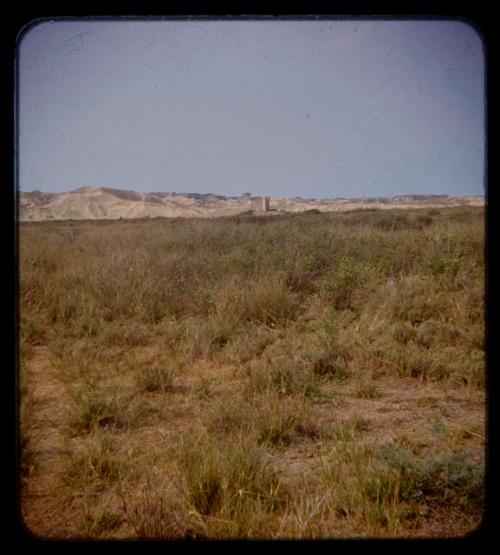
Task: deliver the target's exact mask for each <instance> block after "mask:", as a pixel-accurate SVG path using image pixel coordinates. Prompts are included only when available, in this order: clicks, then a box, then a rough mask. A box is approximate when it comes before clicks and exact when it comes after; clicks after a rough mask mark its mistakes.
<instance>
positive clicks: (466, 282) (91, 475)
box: [18, 207, 485, 539]
mask: <svg viewBox="0 0 500 555" xmlns="http://www.w3.org/2000/svg"><path fill="white" fill-rule="evenodd" d="M19 243H20V247H19V258H20V278H19V285H20V289H19V315H20V324H19V371H18V375H19V415H20V418H19V450H20V486H21V514H22V518H23V521H24V523H25V525H26V527H27V528H28V530H29V531H30V532H31V533H33V534H34V535H36V536H40V537H43V538H115V539H118V538H154V539H182V538H217V539H229V538H245V539H253V538H267V539H274V538H352V537H456V536H463V535H465V534H468V533H470V532H473V531H474V529H476V528H477V527H478V526H479V525H480V522H481V518H482V515H483V505H484V457H485V354H484V350H485V330H484V294H485V280H484V272H485V268H484V266H485V264H484V259H485V257H484V209H483V208H479V207H464V208H442V209H440V210H439V211H436V210H426V209H420V210H373V209H370V210H356V211H352V212H345V213H319V212H312V211H311V212H307V213H299V214H284V215H272V213H271V214H266V215H261V216H256V215H253V214H252V213H247V214H241V215H238V216H231V217H225V218H217V219H180V218H179V219H162V218H158V219H143V220H120V221H102V222H99V221H81V222H75V221H66V222H39V223H22V224H20V227H19Z"/></svg>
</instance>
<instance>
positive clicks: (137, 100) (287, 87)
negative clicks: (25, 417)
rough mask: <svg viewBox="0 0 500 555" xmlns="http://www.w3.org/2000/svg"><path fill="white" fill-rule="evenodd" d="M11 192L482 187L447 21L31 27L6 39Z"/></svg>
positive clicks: (476, 39) (460, 45) (470, 94)
mask: <svg viewBox="0 0 500 555" xmlns="http://www.w3.org/2000/svg"><path fill="white" fill-rule="evenodd" d="M17 56H18V58H17V59H18V67H19V73H18V75H19V79H18V82H17V83H18V104H17V107H18V120H17V133H18V170H19V171H18V188H19V189H20V190H21V191H32V190H42V191H46V192H62V191H70V190H73V189H76V188H78V187H83V186H93V187H100V186H103V187H113V188H119V189H132V190H135V191H143V192H159V191H164V192H174V191H175V192H177V193H182V192H198V193H208V192H212V193H216V194H222V195H228V196H236V195H241V194H243V193H247V192H249V193H252V194H254V195H270V196H276V197H295V196H301V197H304V198H331V197H348V198H355V197H363V196H395V195H404V194H448V195H453V196H463V195H483V194H485V189H484V187H485V186H484V172H485V167H484V165H485V164H484V151H485V131H484V129H485V127H484V126H485V96H484V72H485V62H484V52H483V44H482V41H481V38H480V36H479V35H478V33H477V32H476V30H475V29H474V28H473V27H472V26H470V25H468V24H467V23H464V22H462V21H454V20H449V21H438V20H434V21H433V20H429V21H422V20H399V21H394V20H393V21H389V20H387V21H380V20H378V21H375V20H320V21H318V20H309V21H307V20H300V21H283V20H281V21H258V20H250V21H249V20H247V21H242V20H238V21H221V20H216V21H213V20H212V21H203V20H195V21H188V20H184V21H179V20H148V21H140V20H132V21H124V20H107V21H102V20H101V21H98V20H90V19H77V20H72V21H68V20H54V21H49V20H45V21H41V22H39V23H37V24H35V25H33V26H31V27H30V28H29V29H28V30H27V31H25V32H24V33H23V34H22V36H21V37H20V38H19V40H18V53H17Z"/></svg>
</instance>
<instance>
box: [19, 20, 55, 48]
mask: <svg viewBox="0 0 500 555" xmlns="http://www.w3.org/2000/svg"><path fill="white" fill-rule="evenodd" d="M54 21H55V19H54V18H53V17H38V18H36V19H32V20H31V21H28V23H25V24H24V25H23V26H22V27H21V29H20V30H19V32H18V33H17V36H16V54H17V55H19V49H20V47H21V44H22V42H23V40H24V38H25V37H26V35H27V34H28V33H29V32H30V31H32V30H33V29H34V28H35V27H39V26H40V25H43V24H44V23H45V24H46V23H50V22H54Z"/></svg>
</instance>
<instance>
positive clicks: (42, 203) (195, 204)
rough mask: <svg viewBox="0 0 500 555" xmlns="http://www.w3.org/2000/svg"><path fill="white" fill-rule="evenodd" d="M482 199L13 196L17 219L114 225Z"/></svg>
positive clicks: (479, 201)
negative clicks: (128, 221)
mask: <svg viewBox="0 0 500 555" xmlns="http://www.w3.org/2000/svg"><path fill="white" fill-rule="evenodd" d="M484 204H485V199H484V197H449V196H446V195H408V196H404V197H393V198H366V199H322V200H316V199H301V198H298V197H296V198H293V199H287V198H275V197H272V198H271V197H252V196H250V195H243V196H241V197H224V196H222V195H214V194H200V193H192V194H189V193H187V194H177V193H138V192H136V191H125V190H121V189H111V188H107V187H81V188H79V189H76V190H74V191H70V192H67V193H44V192H42V191H33V192H30V193H23V192H20V193H19V220H20V221H39V220H68V219H72V220H98V219H105V220H116V219H120V218H124V219H128V218H147V217H150V218H155V217H164V218H179V217H181V218H196V217H218V216H229V215H234V214H239V213H242V212H247V211H249V210H253V211H254V212H255V213H256V214H276V213H284V212H302V211H304V210H312V209H316V210H320V211H322V212H332V211H346V210H354V209H356V208H385V209H387V208H439V207H445V206H484Z"/></svg>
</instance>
